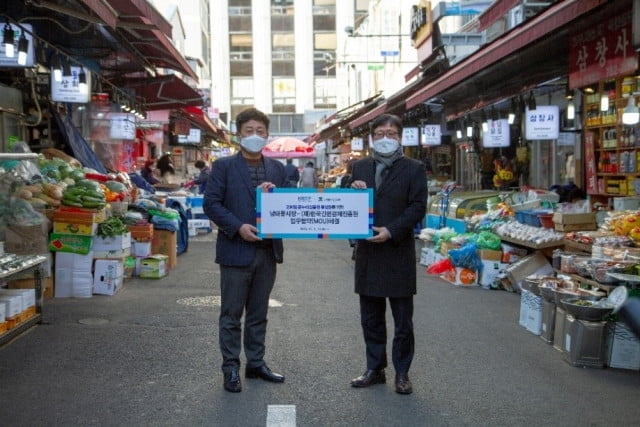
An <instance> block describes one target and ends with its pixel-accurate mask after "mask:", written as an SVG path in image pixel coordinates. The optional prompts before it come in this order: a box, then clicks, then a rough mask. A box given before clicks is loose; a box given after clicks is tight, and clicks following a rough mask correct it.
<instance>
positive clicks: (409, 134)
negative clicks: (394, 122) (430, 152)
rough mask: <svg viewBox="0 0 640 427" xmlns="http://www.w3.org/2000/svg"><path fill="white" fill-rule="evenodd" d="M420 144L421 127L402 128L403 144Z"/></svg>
mask: <svg viewBox="0 0 640 427" xmlns="http://www.w3.org/2000/svg"><path fill="white" fill-rule="evenodd" d="M418 145H420V129H419V128H403V129H402V146H403V147H417V146H418Z"/></svg>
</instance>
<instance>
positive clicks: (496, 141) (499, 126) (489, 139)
mask: <svg viewBox="0 0 640 427" xmlns="http://www.w3.org/2000/svg"><path fill="white" fill-rule="evenodd" d="M487 124H488V129H487V131H486V132H482V146H483V147H486V148H494V147H508V146H509V145H510V143H511V134H510V132H509V121H508V120H507V119H499V120H487Z"/></svg>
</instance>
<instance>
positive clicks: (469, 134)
mask: <svg viewBox="0 0 640 427" xmlns="http://www.w3.org/2000/svg"><path fill="white" fill-rule="evenodd" d="M472 136H473V122H471V121H470V122H469V123H467V138H471V137H472Z"/></svg>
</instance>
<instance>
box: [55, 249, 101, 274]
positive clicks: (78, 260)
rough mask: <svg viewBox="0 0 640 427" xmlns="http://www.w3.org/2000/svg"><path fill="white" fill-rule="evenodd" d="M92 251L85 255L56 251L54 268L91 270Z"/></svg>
mask: <svg viewBox="0 0 640 427" xmlns="http://www.w3.org/2000/svg"><path fill="white" fill-rule="evenodd" d="M92 265H93V252H89V253H88V254H86V255H81V254H72V253H67V252H56V269H57V268H68V269H70V270H75V271H91V267H92Z"/></svg>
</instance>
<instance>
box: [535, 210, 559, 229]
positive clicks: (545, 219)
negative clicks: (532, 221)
mask: <svg viewBox="0 0 640 427" xmlns="http://www.w3.org/2000/svg"><path fill="white" fill-rule="evenodd" d="M552 218H553V214H552V213H541V214H538V219H539V220H540V225H541V226H542V227H544V228H554V227H555V224H554V223H553V219H552Z"/></svg>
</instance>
